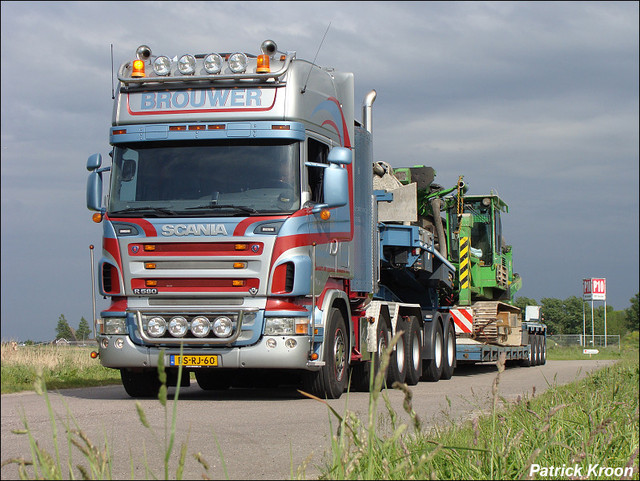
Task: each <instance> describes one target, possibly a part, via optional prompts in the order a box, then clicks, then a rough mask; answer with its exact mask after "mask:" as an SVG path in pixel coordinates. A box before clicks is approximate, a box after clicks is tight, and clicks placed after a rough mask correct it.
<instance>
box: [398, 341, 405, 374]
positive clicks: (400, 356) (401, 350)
mask: <svg viewBox="0 0 640 481" xmlns="http://www.w3.org/2000/svg"><path fill="white" fill-rule="evenodd" d="M396 364H397V365H398V371H399V372H402V371H403V370H404V338H402V337H400V339H398V343H397V344H396Z"/></svg>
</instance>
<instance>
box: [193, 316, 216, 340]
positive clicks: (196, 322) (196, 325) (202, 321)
mask: <svg viewBox="0 0 640 481" xmlns="http://www.w3.org/2000/svg"><path fill="white" fill-rule="evenodd" d="M209 331H211V321H209V319H207V318H206V317H204V316H198V317H195V318H194V319H193V320H192V321H191V333H192V334H193V335H194V336H196V337H207V335H208V334H209Z"/></svg>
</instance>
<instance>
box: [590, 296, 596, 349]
mask: <svg viewBox="0 0 640 481" xmlns="http://www.w3.org/2000/svg"><path fill="white" fill-rule="evenodd" d="M594 328H595V324H594V322H593V297H591V345H592V346H595V337H596V336H595V331H594Z"/></svg>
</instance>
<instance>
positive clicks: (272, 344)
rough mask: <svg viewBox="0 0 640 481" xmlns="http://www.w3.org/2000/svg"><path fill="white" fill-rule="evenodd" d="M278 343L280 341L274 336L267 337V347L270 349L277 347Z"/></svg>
mask: <svg viewBox="0 0 640 481" xmlns="http://www.w3.org/2000/svg"><path fill="white" fill-rule="evenodd" d="M277 345H278V343H277V342H276V340H275V339H274V338H273V337H270V338H269V339H267V347H268V348H269V349H275V347H276V346H277Z"/></svg>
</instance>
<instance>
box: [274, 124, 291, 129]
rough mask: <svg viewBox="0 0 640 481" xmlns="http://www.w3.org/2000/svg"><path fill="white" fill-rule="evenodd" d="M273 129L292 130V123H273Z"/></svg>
mask: <svg viewBox="0 0 640 481" xmlns="http://www.w3.org/2000/svg"><path fill="white" fill-rule="evenodd" d="M271 130H291V126H290V125H272V126H271Z"/></svg>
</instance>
